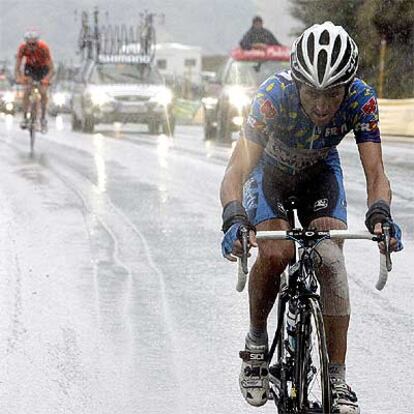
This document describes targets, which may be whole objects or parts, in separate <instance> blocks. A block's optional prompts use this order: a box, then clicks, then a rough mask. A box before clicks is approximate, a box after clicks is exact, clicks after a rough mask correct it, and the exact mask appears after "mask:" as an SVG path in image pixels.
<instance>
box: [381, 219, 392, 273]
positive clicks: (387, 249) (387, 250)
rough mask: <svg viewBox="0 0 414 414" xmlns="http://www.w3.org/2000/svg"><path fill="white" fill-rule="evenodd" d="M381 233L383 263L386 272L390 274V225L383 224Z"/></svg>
mask: <svg viewBox="0 0 414 414" xmlns="http://www.w3.org/2000/svg"><path fill="white" fill-rule="evenodd" d="M382 232H383V234H384V246H385V261H386V266H387V270H388V271H389V272H391V270H392V261H391V250H390V244H391V225H390V224H389V223H384V224H383V225H382Z"/></svg>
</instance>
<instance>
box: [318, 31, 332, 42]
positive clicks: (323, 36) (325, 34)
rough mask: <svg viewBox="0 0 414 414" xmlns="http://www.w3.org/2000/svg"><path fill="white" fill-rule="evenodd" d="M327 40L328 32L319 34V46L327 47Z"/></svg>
mask: <svg viewBox="0 0 414 414" xmlns="http://www.w3.org/2000/svg"><path fill="white" fill-rule="evenodd" d="M329 40H330V39H329V32H328V31H327V30H324V31H323V32H322V34H321V37H320V38H319V44H320V45H329Z"/></svg>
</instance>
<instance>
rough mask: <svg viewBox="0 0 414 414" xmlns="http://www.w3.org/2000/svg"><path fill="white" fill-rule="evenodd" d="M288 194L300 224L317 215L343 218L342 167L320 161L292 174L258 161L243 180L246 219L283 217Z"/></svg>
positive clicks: (343, 190)
mask: <svg viewBox="0 0 414 414" xmlns="http://www.w3.org/2000/svg"><path fill="white" fill-rule="evenodd" d="M292 196H293V197H295V198H296V200H297V212H298V218H299V220H300V222H301V224H302V226H303V227H308V226H309V224H310V222H311V221H312V220H314V219H316V218H320V217H332V218H336V219H338V220H341V221H343V222H344V223H346V222H347V211H346V197H345V189H344V183H343V176H342V170H341V168H340V167H338V168H333V167H331V166H329V165H327V164H326V163H325V162H323V161H322V162H318V163H317V164H316V165H314V166H312V167H309V168H306V169H305V170H303V171H302V172H301V173H299V174H296V175H289V174H286V173H285V172H282V171H281V170H279V169H278V168H277V167H276V168H275V167H271V166H266V165H264V163H262V162H261V163H259V165H258V166H257V167H256V168H255V169H254V170H253V172H252V173H251V175H250V177H249V179H248V180H247V182H246V184H245V187H244V200H243V204H244V206H245V208H246V211H247V214H248V216H249V220H250V222H251V223H252V224H254V225H257V224H259V223H260V222H263V221H267V220H272V219H276V218H279V219H283V220H287V215H286V210H285V209H286V202H287V201H288V198H289V197H292Z"/></svg>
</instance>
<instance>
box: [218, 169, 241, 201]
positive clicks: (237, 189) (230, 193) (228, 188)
mask: <svg viewBox="0 0 414 414" xmlns="http://www.w3.org/2000/svg"><path fill="white" fill-rule="evenodd" d="M242 198H243V175H242V174H240V173H237V172H234V171H231V168H229V169H227V171H226V174H225V176H224V179H223V182H222V183H221V188H220V200H221V204H222V206H223V207H224V206H225V205H226V204H228V203H230V201H234V200H238V201H240V202H241V201H242Z"/></svg>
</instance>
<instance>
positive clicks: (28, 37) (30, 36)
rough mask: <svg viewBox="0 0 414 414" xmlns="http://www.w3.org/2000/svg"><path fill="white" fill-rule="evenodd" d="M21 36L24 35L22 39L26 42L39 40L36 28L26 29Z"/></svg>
mask: <svg viewBox="0 0 414 414" xmlns="http://www.w3.org/2000/svg"><path fill="white" fill-rule="evenodd" d="M23 37H24V40H25V41H26V42H28V41H32V42H35V41H37V40H39V33H38V32H37V31H36V30H28V31H27V32H26V33H25V34H24V36H23Z"/></svg>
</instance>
